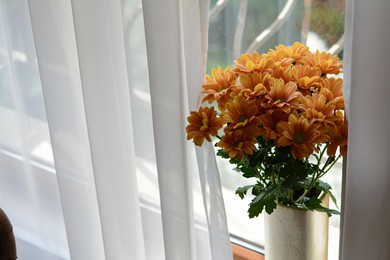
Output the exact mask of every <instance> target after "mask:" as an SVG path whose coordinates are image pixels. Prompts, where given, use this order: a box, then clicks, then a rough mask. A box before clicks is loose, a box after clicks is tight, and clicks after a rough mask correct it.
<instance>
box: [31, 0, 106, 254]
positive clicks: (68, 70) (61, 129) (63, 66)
mask: <svg viewBox="0 0 390 260" xmlns="http://www.w3.org/2000/svg"><path fill="white" fill-rule="evenodd" d="M29 8H30V16H31V22H32V28H33V34H34V43H35V48H36V52H37V58H38V65H39V72H40V77H41V82H42V88H43V93H44V99H45V107H46V113H47V120H48V123H49V129H50V136H51V143H52V147H53V155H54V160H55V168H56V172H57V174H56V176H57V181H58V186H59V191H60V197H61V204H62V210H63V214H64V220H65V226H66V233H67V237H68V244H69V250H70V255H71V258H72V259H104V243H103V236H102V233H101V221H100V215H99V205H98V200H97V197H96V189H95V179H94V176H93V166H92V162H91V154H90V146H89V142H88V131H87V125H86V120H85V110H84V102H83V96H82V91H81V80H80V73H79V66H78V58H77V48H76V44H75V35H74V31H73V28H74V27H73V17H72V11H71V5H70V2H66V1H55V2H54V1H29Z"/></svg>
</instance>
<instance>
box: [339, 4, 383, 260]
mask: <svg viewBox="0 0 390 260" xmlns="http://www.w3.org/2000/svg"><path fill="white" fill-rule="evenodd" d="M347 3H348V5H347V25H346V26H347V27H346V45H345V64H344V72H345V73H344V79H345V81H344V82H345V83H344V85H345V88H346V89H345V91H346V93H347V95H346V97H348V99H347V101H348V102H347V104H349V110H348V112H349V113H348V120H349V151H348V162H347V176H346V184H345V206H344V209H345V211H344V212H345V213H344V220H343V238H342V246H341V249H342V254H341V258H340V259H346V260H347V259H378V260H382V259H383V260H385V259H390V248H389V244H390V222H389V214H390V207H389V202H388V199H389V197H390V189H389V187H390V174H389V172H390V171H389V169H390V161H389V147H390V139H389V126H390V119H389V116H388V113H389V101H388V98H389V96H390V88H389V70H390V65H389V60H390V53H389V48H388V42H389V39H390V30H389V26H388V25H389V24H390V17H389V15H388V11H389V10H390V2H389V1H380V0H375V1H369V2H368V1H352V0H350V1H347Z"/></svg>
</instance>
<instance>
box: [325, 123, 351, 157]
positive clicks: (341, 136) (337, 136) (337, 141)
mask: <svg viewBox="0 0 390 260" xmlns="http://www.w3.org/2000/svg"><path fill="white" fill-rule="evenodd" d="M328 134H329V137H330V142H329V144H328V147H327V150H326V153H327V154H328V155H329V156H335V155H336V151H337V147H340V154H341V155H342V156H346V155H347V150H348V125H347V124H341V125H334V126H329V127H328Z"/></svg>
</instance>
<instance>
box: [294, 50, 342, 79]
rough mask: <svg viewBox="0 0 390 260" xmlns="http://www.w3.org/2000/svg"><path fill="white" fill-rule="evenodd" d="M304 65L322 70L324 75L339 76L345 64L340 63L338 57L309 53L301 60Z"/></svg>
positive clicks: (321, 53) (317, 52)
mask: <svg viewBox="0 0 390 260" xmlns="http://www.w3.org/2000/svg"><path fill="white" fill-rule="evenodd" d="M301 62H302V64H306V65H309V66H312V67H318V68H320V69H321V72H322V74H323V75H326V74H339V73H340V69H341V68H342V67H343V64H342V63H341V62H340V60H339V58H338V57H337V55H335V56H332V54H330V53H328V52H320V51H316V52H315V53H311V52H307V53H306V55H305V56H304V57H302V59H301Z"/></svg>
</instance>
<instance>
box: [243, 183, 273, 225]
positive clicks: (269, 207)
mask: <svg viewBox="0 0 390 260" xmlns="http://www.w3.org/2000/svg"><path fill="white" fill-rule="evenodd" d="M277 188H278V187H277V186H276V187H273V188H272V189H270V190H268V191H262V192H261V193H260V194H259V195H258V196H257V197H255V198H254V199H253V200H252V201H251V203H250V204H249V209H248V213H249V218H254V217H257V216H259V215H260V214H261V212H262V211H263V209H264V208H265V211H266V212H267V213H268V214H271V213H272V212H273V210H274V209H275V208H276V196H275V191H276V190H277Z"/></svg>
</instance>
